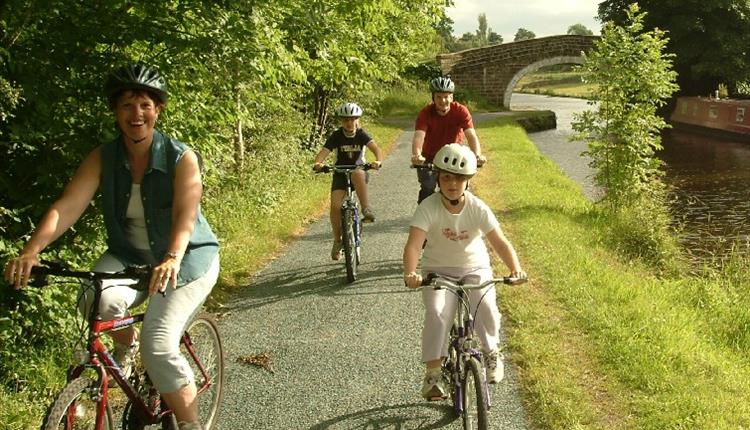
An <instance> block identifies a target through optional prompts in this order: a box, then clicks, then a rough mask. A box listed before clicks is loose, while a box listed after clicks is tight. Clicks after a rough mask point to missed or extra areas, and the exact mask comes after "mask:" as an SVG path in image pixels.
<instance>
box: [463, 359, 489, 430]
mask: <svg viewBox="0 0 750 430" xmlns="http://www.w3.org/2000/svg"><path fill="white" fill-rule="evenodd" d="M464 365H465V367H464V374H463V378H462V381H461V391H462V396H463V413H462V414H461V416H462V417H463V423H464V429H466V430H487V425H488V423H487V421H488V420H487V401H486V400H487V399H485V397H484V383H485V381H484V373H483V372H482V364H481V363H480V362H479V360H477V359H476V358H475V357H470V358H469V359H468V360H466V363H464Z"/></svg>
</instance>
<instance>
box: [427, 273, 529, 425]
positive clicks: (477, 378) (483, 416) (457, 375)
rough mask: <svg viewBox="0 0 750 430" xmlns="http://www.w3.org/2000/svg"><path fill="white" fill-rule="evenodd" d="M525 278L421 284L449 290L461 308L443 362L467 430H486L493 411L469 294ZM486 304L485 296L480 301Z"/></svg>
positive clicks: (435, 279)
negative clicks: (474, 282) (467, 293)
mask: <svg viewBox="0 0 750 430" xmlns="http://www.w3.org/2000/svg"><path fill="white" fill-rule="evenodd" d="M524 282H526V278H513V277H509V276H506V277H503V278H495V279H490V280H488V281H485V282H482V283H481V284H466V283H464V282H463V281H456V280H451V279H448V278H444V277H442V276H440V275H438V274H435V273H430V274H428V275H427V276H426V277H425V278H424V280H422V286H423V287H430V288H434V289H436V290H442V289H445V290H448V291H450V292H452V293H453V294H455V295H456V298H457V299H458V306H457V307H456V318H455V320H454V321H453V326H452V327H451V330H450V337H449V340H448V357H446V359H445V360H444V361H443V377H444V378H445V379H446V380H447V381H448V386H449V387H450V388H449V390H450V395H451V399H452V401H453V408H454V411H455V413H456V415H457V416H459V415H460V416H461V417H462V418H463V425H464V429H467V430H473V429H479V430H486V429H487V427H488V418H487V413H488V411H489V410H490V407H491V398H490V390H489V385H488V384H487V379H486V378H485V373H484V365H483V364H482V363H483V361H482V350H481V348H480V345H479V340H478V339H477V338H476V337H475V336H474V317H475V316H476V315H472V313H471V310H470V308H469V298H468V297H467V295H466V292H467V291H469V290H481V289H482V288H485V287H488V286H490V285H494V284H497V283H503V284H508V285H518V284H522V283H524ZM481 300H484V295H483V296H482V298H481V299H480V302H481Z"/></svg>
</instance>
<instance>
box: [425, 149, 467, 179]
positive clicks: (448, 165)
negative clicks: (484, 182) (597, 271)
mask: <svg viewBox="0 0 750 430" xmlns="http://www.w3.org/2000/svg"><path fill="white" fill-rule="evenodd" d="M432 165H433V166H435V168H437V169H439V170H442V171H445V172H449V173H453V174H456V175H463V176H474V175H475V174H476V173H477V157H476V156H475V155H474V153H473V152H472V151H471V149H469V147H468V146H464V145H461V144H460V143H449V144H447V145H445V146H443V147H442V148H440V150H438V152H437V154H435V157H434V158H433V159H432Z"/></svg>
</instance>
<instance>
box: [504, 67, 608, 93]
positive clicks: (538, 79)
mask: <svg viewBox="0 0 750 430" xmlns="http://www.w3.org/2000/svg"><path fill="white" fill-rule="evenodd" d="M596 88H597V87H596V86H595V85H591V84H585V83H583V82H582V81H581V74H580V73H577V72H573V71H557V72H552V71H548V72H545V71H539V72H535V73H529V74H528V75H526V76H524V77H522V78H521V80H520V81H518V84H517V85H516V88H515V91H518V92H521V93H531V94H544V95H549V96H558V97H578V98H584V99H585V98H591V97H592V96H593V94H594V91H595V90H596Z"/></svg>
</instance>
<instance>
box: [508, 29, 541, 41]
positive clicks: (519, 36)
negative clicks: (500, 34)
mask: <svg viewBox="0 0 750 430" xmlns="http://www.w3.org/2000/svg"><path fill="white" fill-rule="evenodd" d="M534 38H536V34H534V32H533V31H531V30H527V29H525V28H519V29H518V31H516V36H515V37H514V38H513V41H514V42H518V41H520V40H529V39H534Z"/></svg>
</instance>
